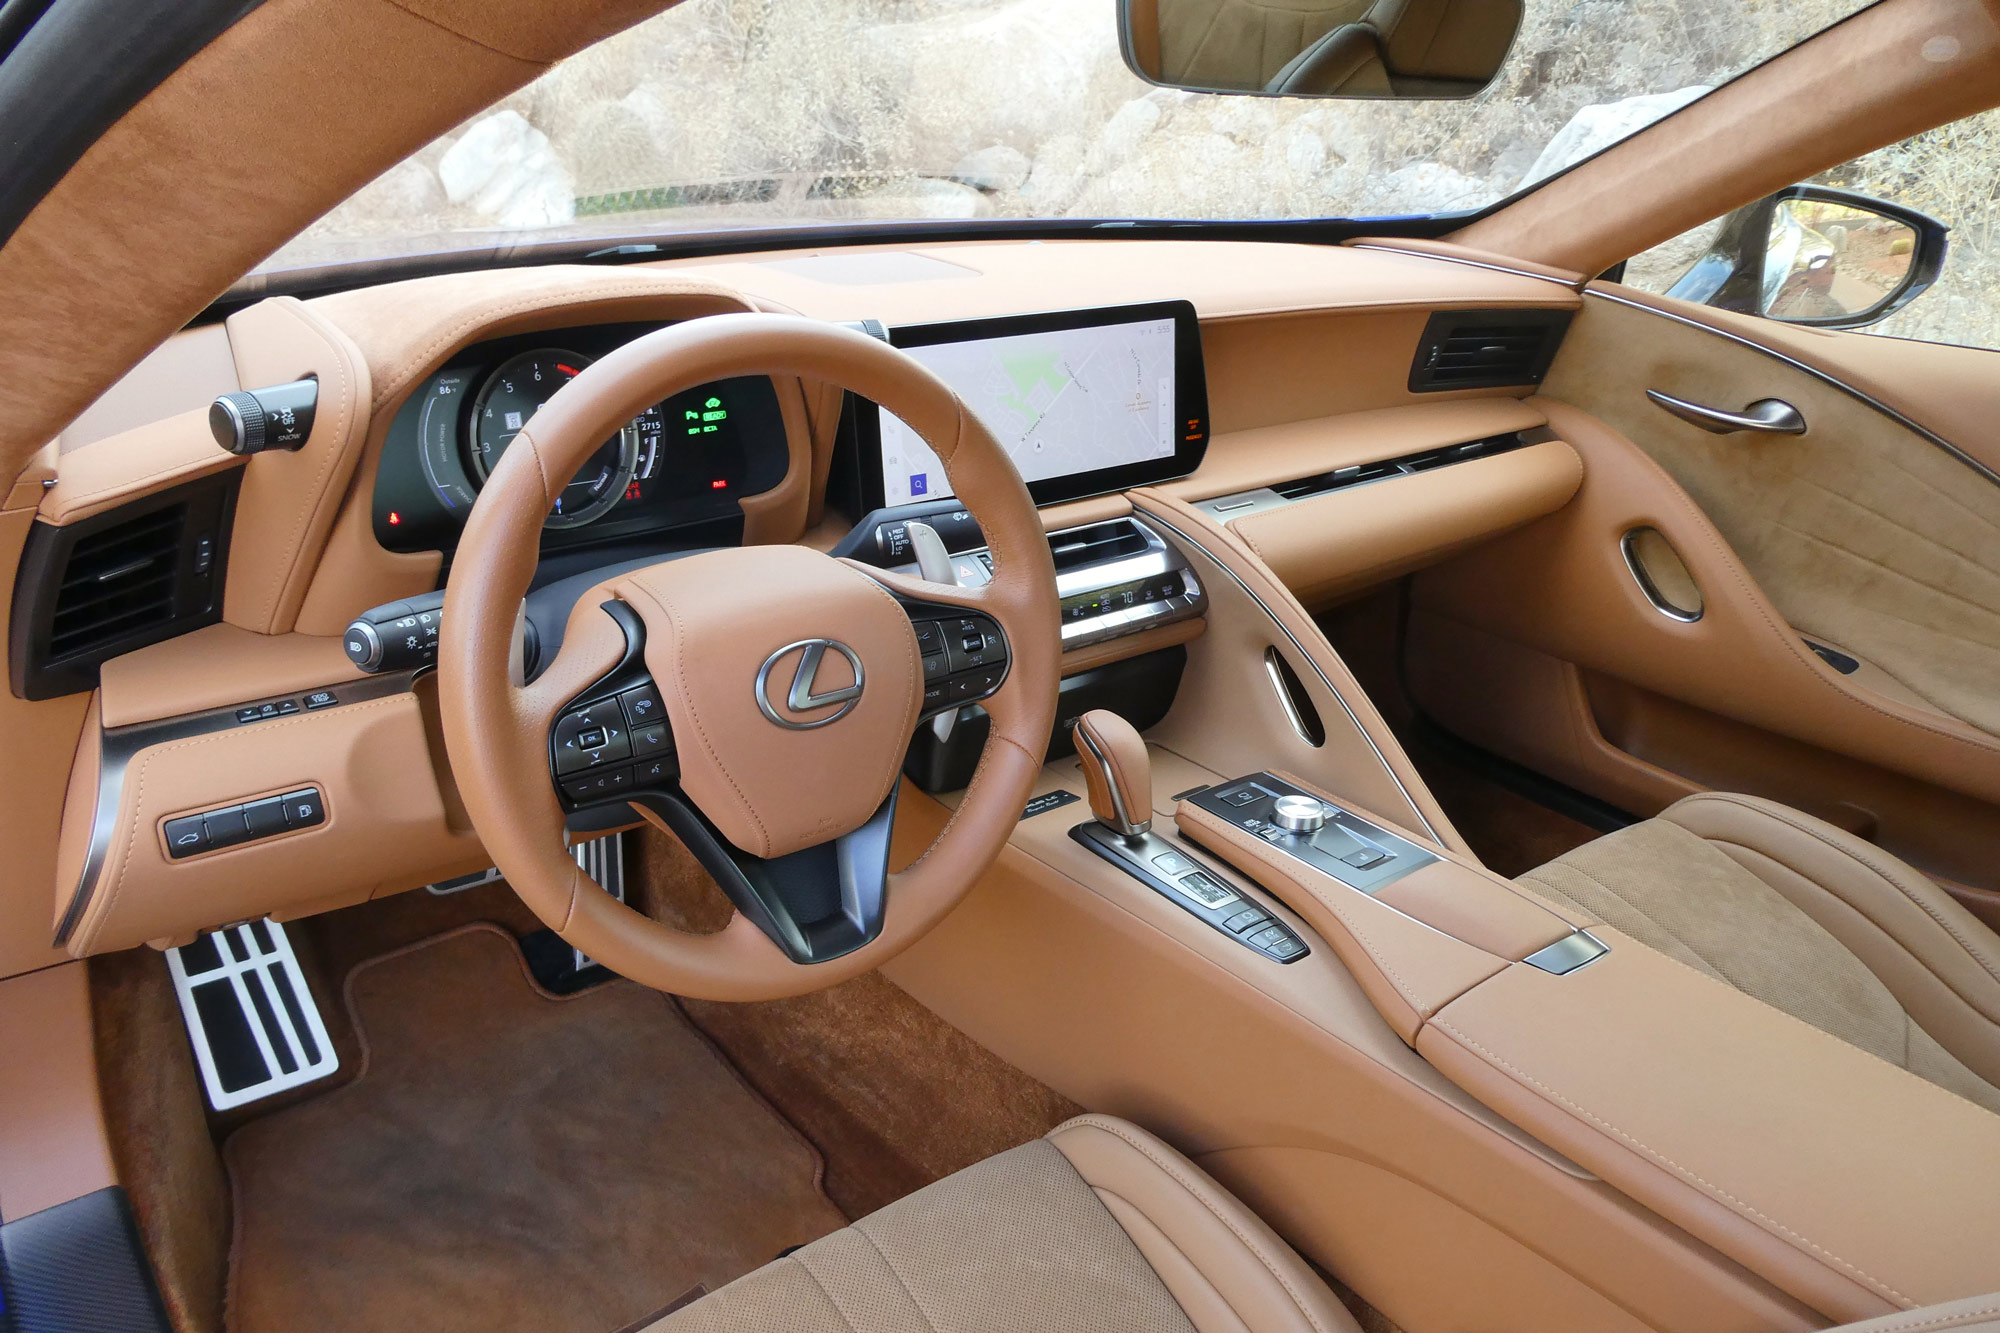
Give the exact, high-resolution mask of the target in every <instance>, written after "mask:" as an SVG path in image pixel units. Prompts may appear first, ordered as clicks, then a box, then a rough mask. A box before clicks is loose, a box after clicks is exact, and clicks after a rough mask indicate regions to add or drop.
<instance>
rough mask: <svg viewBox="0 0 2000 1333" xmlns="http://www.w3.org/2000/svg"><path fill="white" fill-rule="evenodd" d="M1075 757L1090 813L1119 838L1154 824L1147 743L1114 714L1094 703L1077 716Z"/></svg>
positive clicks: (1150, 767)
mask: <svg viewBox="0 0 2000 1333" xmlns="http://www.w3.org/2000/svg"><path fill="white" fill-rule="evenodd" d="M1074 734H1075V739H1076V756H1077V759H1078V760H1079V761H1080V762H1081V763H1082V765H1083V781H1084V785H1085V786H1086V787H1087V788H1088V790H1089V792H1090V813H1091V814H1093V815H1095V816H1097V822H1098V823H1100V824H1102V825H1104V826H1105V827H1106V828H1108V829H1110V830H1111V831H1112V832H1113V833H1116V834H1117V835H1118V836H1119V837H1121V838H1136V837H1138V836H1139V835H1140V834H1142V833H1144V832H1145V831H1146V830H1147V829H1149V828H1151V827H1152V826H1153V763H1152V760H1151V759H1150V758H1149V757H1148V756H1147V754H1146V742H1145V741H1143V740H1141V739H1140V738H1139V733H1138V731H1136V730H1135V729H1134V728H1133V726H1132V724H1131V723H1130V722H1127V721H1126V720H1125V719H1124V718H1122V717H1120V716H1118V714H1116V713H1112V712H1107V711H1106V710H1104V709H1102V708H1093V709H1091V710H1090V711H1089V712H1088V713H1085V714H1084V715H1083V716H1082V717H1080V718H1078V719H1077V720H1076V731H1075V733H1074Z"/></svg>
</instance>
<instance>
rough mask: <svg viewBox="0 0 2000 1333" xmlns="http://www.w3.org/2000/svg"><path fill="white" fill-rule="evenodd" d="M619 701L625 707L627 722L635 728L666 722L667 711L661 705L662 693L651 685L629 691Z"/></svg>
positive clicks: (620, 696)
mask: <svg viewBox="0 0 2000 1333" xmlns="http://www.w3.org/2000/svg"><path fill="white" fill-rule="evenodd" d="M618 700H619V702H620V703H622V704H624V705H625V720H626V721H627V722H629V723H631V724H632V726H633V727H635V728H637V727H643V726H645V725H646V724H648V723H650V722H665V721H666V717H667V710H666V709H665V708H664V707H663V706H662V705H661V703H660V692H659V691H658V690H656V689H654V688H653V687H652V686H651V685H641V686H639V687H638V688H636V689H630V690H627V691H625V692H624V693H623V694H621V695H619V696H618Z"/></svg>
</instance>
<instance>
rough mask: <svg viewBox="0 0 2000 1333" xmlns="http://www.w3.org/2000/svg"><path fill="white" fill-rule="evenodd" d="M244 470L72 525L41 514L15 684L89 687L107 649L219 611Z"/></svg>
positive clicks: (24, 575) (17, 643) (19, 619)
mask: <svg viewBox="0 0 2000 1333" xmlns="http://www.w3.org/2000/svg"><path fill="white" fill-rule="evenodd" d="M238 479H239V473H238V472H237V471H236V470H234V469H232V470H231V471H230V472H228V473H226V474H224V475H222V476H218V477H209V478H204V479H202V480H200V481H196V482H190V483H188V484H187V485H185V486H177V487H175V488H173V489H172V490H168V491H162V492H160V493H159V494H157V495H152V496H147V497H146V498H144V499H142V500H137V501H134V502H133V503H131V504H129V505H122V506H120V507H119V508H117V509H113V510H111V511H109V512H108V513H104V514H98V515H94V516H92V517H90V518H86V519H83V520H80V521H79V522H76V523H72V524H69V525H67V526H63V527H57V526H55V525H54V524H50V523H43V522H40V521H37V522H36V523H35V525H34V526H33V527H32V528H31V529H30V530H29V533H28V541H27V545H26V547H25V549H24V550H23V551H22V555H21V569H20V574H19V576H18V578H17V579H16V581H15V584H14V609H13V614H12V618H11V621H10V630H11V635H10V642H9V644H8V654H7V656H8V668H9V675H10V677H11V683H12V686H13V690H14V693H15V694H16V695H18V696H19V697H21V698H23V699H52V698H55V697H56V696H58V695H63V694H74V693H77V692H79V691H82V690H88V689H90V688H92V687H93V686H95V685H96V684H97V669H98V667H100V666H101V665H103V663H104V662H105V661H106V660H107V659H109V658H112V657H116V656H118V655H119V654H120V653H128V652H131V651H132V650H133V649H135V648H143V647H145V646H146V645H147V644H150V643H157V642H159V641H160V640H161V639H166V638H171V637H172V636H174V635H176V634H180V633H184V632H185V631H187V630H190V629H194V628H196V627H197V626H200V625H205V624H208V623H210V622H211V621H213V620H215V619H216V618H217V616H218V615H219V613H220V612H221V609H222V570H223V563H224V555H225V550H224V547H225V545H226V543H227V541H228V532H229V519H230V517H231V515H232V514H233V513H234V511H235V499H236V487H237V484H238Z"/></svg>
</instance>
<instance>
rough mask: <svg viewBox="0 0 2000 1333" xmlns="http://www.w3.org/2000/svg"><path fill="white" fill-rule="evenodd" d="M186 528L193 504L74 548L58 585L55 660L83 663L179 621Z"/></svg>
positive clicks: (52, 639)
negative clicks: (177, 597) (96, 652)
mask: <svg viewBox="0 0 2000 1333" xmlns="http://www.w3.org/2000/svg"><path fill="white" fill-rule="evenodd" d="M186 528H187V506H186V505H184V504H177V505H173V506H171V507H169V508H166V509H161V510H156V511H155V512H153V513H150V514H147V515H145V516H144V517H143V518H135V519H133V520H131V521H130V522H128V523H121V524H119V525H118V526H117V527H115V528H107V529H106V530H105V531H103V532H98V533H93V534H92V535H90V536H88V537H85V538H84V539H83V540H81V541H79V542H77V544H76V545H75V546H73V547H71V548H70V553H69V560H68V561H67V562H66V563H65V564H64V566H63V572H62V581H61V582H60V583H59V584H57V585H56V605H55V614H54V616H53V618H52V620H51V623H50V625H49V656H50V657H51V658H54V659H57V660H60V659H62V658H66V657H75V656H78V655H79V654H83V653H88V652H90V651H91V650H92V649H93V648H101V647H103V646H104V645H105V644H108V643H116V642H118V641H119V640H120V639H123V638H127V637H129V636H131V635H135V634H143V633H145V632H146V631H147V630H150V629H157V628H159V627H160V626H161V625H165V624H167V623H169V622H170V621H172V620H173V618H174V583H175V580H176V578H177V576H178V575H179V573H180V554H181V533H182V532H183V531H185V530H186Z"/></svg>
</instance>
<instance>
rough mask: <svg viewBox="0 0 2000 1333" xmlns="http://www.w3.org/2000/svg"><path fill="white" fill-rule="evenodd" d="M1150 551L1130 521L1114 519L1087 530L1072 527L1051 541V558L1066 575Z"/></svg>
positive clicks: (1142, 536) (1135, 525)
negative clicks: (1072, 571) (1075, 570)
mask: <svg viewBox="0 0 2000 1333" xmlns="http://www.w3.org/2000/svg"><path fill="white" fill-rule="evenodd" d="M1148 549H1150V543H1149V542H1147V540H1146V534H1145V532H1144V531H1143V530H1142V529H1141V528H1140V527H1139V525H1138V524H1136V523H1134V522H1133V521H1132V520H1131V519H1129V518H1114V519H1111V520H1110V521H1109V522H1105V523H1093V524H1091V525H1090V526H1089V527H1085V528H1072V529H1070V530H1069V531H1067V532H1064V533H1061V534H1059V535H1058V536H1057V537H1055V538H1053V539H1051V541H1050V542H1049V555H1050V556H1052V557H1053V558H1054V560H1055V564H1056V573H1058V574H1065V573H1068V572H1069V571H1070V570H1072V569H1082V568H1084V567H1085V566H1086V565H1102V564H1108V563H1110V562H1111V561H1113V560H1123V559H1124V558H1125V557H1127V556H1132V555H1143V554H1145V553H1146V551H1147V550H1148Z"/></svg>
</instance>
